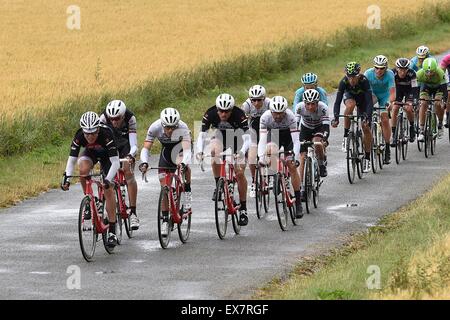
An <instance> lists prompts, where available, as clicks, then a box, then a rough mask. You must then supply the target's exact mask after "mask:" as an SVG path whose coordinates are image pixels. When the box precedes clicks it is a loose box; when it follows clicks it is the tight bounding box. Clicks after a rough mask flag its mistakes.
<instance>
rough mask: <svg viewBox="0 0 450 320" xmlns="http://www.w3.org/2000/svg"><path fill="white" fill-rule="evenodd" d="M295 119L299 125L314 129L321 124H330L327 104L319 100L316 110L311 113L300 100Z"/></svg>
mask: <svg viewBox="0 0 450 320" xmlns="http://www.w3.org/2000/svg"><path fill="white" fill-rule="evenodd" d="M296 109H297V113H296V116H297V119H298V122H300V125H302V126H304V127H306V128H309V129H316V128H319V127H320V128H321V127H322V126H323V125H328V126H329V125H330V117H329V116H328V106H327V105H326V104H325V103H323V102H322V101H319V103H318V106H317V110H316V112H314V113H312V112H310V111H308V110H307V109H306V104H305V103H304V102H300V103H299V104H298V105H297V107H296Z"/></svg>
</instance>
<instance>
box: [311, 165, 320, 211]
mask: <svg viewBox="0 0 450 320" xmlns="http://www.w3.org/2000/svg"><path fill="white" fill-rule="evenodd" d="M320 180H321V177H320V171H319V166H318V165H317V166H316V168H315V179H314V190H313V204H314V208H316V209H317V207H318V206H319V188H320V184H321V183H320Z"/></svg>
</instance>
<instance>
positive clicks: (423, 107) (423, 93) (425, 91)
mask: <svg viewBox="0 0 450 320" xmlns="http://www.w3.org/2000/svg"><path fill="white" fill-rule="evenodd" d="M420 99H425V100H421V101H420V109H419V128H420V131H421V132H423V129H424V127H425V114H426V113H427V109H428V101H426V100H429V99H430V93H429V88H427V87H426V86H425V85H422V86H421V88H420Z"/></svg>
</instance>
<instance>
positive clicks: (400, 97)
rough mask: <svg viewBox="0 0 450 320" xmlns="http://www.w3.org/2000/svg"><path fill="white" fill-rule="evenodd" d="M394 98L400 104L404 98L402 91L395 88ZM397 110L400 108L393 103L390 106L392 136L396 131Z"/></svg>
mask: <svg viewBox="0 0 450 320" xmlns="http://www.w3.org/2000/svg"><path fill="white" fill-rule="evenodd" d="M395 97H396V99H395V101H396V102H402V101H403V98H404V97H406V94H405V92H404V91H403V90H399V89H398V88H397V91H396V95H395ZM399 110H400V106H399V105H397V104H395V103H394V104H393V105H392V112H391V128H392V134H393V135H395V130H396V129H397V118H398V113H399ZM394 138H395V137H394ZM394 142H395V141H394Z"/></svg>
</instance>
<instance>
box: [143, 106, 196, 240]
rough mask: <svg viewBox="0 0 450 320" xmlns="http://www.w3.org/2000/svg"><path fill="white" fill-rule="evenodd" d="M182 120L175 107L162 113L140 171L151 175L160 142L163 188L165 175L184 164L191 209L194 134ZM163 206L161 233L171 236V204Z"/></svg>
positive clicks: (146, 145)
mask: <svg viewBox="0 0 450 320" xmlns="http://www.w3.org/2000/svg"><path fill="white" fill-rule="evenodd" d="M180 118H181V116H180V113H179V112H178V111H177V110H176V109H174V108H165V109H164V110H163V111H161V114H160V118H159V119H158V120H156V121H155V122H153V123H152V124H151V125H150V127H149V128H148V131H147V137H146V138H145V141H144V147H143V148H142V150H141V164H140V165H139V170H140V171H141V172H142V173H145V172H147V170H148V167H149V161H150V155H149V153H150V150H151V149H152V147H153V144H154V142H155V140H156V139H158V140H159V142H160V143H161V145H162V148H161V153H160V155H159V162H158V167H160V169H158V176H159V183H160V185H161V187H164V186H165V181H164V178H165V172H166V171H169V172H175V171H176V169H177V163H180V164H181V168H182V170H183V172H184V173H185V177H186V183H185V185H184V190H185V203H184V206H185V208H186V209H190V208H191V202H192V193H191V169H190V168H189V164H190V163H191V157H192V151H191V133H190V131H189V128H188V126H187V125H186V123H184V122H183V121H182V120H180ZM162 168H164V169H162ZM162 206H163V207H162V210H161V211H162V214H163V223H162V225H161V234H162V235H163V236H167V233H168V232H167V231H168V222H169V210H168V205H167V204H165V203H163V204H162Z"/></svg>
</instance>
